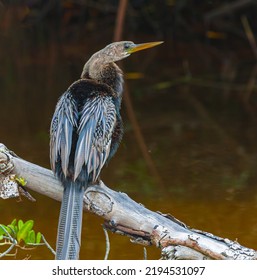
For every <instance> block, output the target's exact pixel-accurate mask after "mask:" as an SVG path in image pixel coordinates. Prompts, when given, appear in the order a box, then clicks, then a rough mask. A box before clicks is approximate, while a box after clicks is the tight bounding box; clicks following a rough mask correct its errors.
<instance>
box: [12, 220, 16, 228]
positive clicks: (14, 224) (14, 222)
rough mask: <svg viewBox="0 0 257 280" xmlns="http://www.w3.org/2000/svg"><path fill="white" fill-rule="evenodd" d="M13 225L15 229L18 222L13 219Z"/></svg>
mask: <svg viewBox="0 0 257 280" xmlns="http://www.w3.org/2000/svg"><path fill="white" fill-rule="evenodd" d="M11 225H13V226H14V227H15V226H16V225H17V220H16V219H13V220H12V222H11Z"/></svg>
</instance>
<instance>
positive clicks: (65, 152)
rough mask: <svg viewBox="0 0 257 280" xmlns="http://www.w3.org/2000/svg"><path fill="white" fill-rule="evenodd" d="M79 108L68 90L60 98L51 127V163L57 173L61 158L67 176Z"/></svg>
mask: <svg viewBox="0 0 257 280" xmlns="http://www.w3.org/2000/svg"><path fill="white" fill-rule="evenodd" d="M77 122H78V110H77V106H76V102H75V100H74V99H72V97H71V94H70V93H69V92H68V91H67V92H65V93H64V94H63V95H62V96H61V98H60V99H59V101H58V103H57V105H56V109H55V112H54V115H53V118H52V122H51V129H50V163H51V168H52V170H53V172H54V173H56V163H57V161H58V160H61V168H62V171H63V173H64V176H65V177H66V176H67V172H68V165H69V157H70V152H71V147H72V135H73V131H74V130H76V129H77Z"/></svg>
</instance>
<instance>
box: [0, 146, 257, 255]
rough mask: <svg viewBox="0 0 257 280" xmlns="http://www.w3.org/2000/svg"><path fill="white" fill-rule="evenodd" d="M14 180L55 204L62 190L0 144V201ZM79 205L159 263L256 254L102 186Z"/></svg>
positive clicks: (43, 172)
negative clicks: (153, 253)
mask: <svg viewBox="0 0 257 280" xmlns="http://www.w3.org/2000/svg"><path fill="white" fill-rule="evenodd" d="M14 176H16V178H17V177H18V178H19V177H22V178H24V179H25V180H26V181H27V184H26V187H28V188H30V189H31V190H34V191H36V192H39V193H41V194H43V195H46V196H48V197H51V198H53V199H56V200H61V198H62V186H61V185H60V183H59V182H58V181H57V180H56V178H55V177H54V175H53V173H52V172H51V171H50V170H48V169H46V168H42V167H40V166H38V165H35V164H32V163H30V162H27V161H25V160H23V159H21V158H19V157H17V156H16V155H15V154H14V153H12V152H11V151H9V150H8V149H7V148H6V147H5V146H4V145H3V144H0V197H1V196H2V197H4V196H6V193H7V192H8V193H9V194H10V193H12V192H13V191H12V189H15V184H17V183H16V182H17V180H15V179H14ZM6 190H7V192H6ZM14 193H17V192H16V191H14ZM9 196H13V195H9ZM84 204H85V210H88V211H90V212H93V213H95V214H97V215H99V216H101V217H103V219H104V220H105V227H106V228H108V229H110V230H111V231H113V232H115V233H119V234H122V235H126V236H129V237H130V238H131V239H132V241H134V242H137V243H140V244H143V245H155V246H157V247H158V248H160V249H161V250H162V258H163V259H226V260H231V259H233V260H235V259H257V252H256V251H255V250H253V249H249V248H246V247H243V246H241V245H240V244H238V243H237V242H235V241H231V240H229V239H227V238H225V239H224V238H220V237H217V236H214V235H213V234H211V233H207V232H203V231H200V230H195V229H191V228H189V227H188V226H186V225H185V224H183V223H182V222H180V221H178V220H177V219H176V218H174V217H173V216H171V215H164V214H161V213H158V212H153V211H150V210H148V209H147V208H145V207H144V206H143V205H142V204H139V203H137V202H135V201H134V200H132V199H131V198H129V197H128V195H127V194H125V193H121V192H116V191H113V190H111V189H110V188H108V187H107V186H106V185H105V184H104V183H103V182H102V181H101V182H100V183H99V185H92V186H90V187H89V188H88V189H87V190H86V192H85V195H84Z"/></svg>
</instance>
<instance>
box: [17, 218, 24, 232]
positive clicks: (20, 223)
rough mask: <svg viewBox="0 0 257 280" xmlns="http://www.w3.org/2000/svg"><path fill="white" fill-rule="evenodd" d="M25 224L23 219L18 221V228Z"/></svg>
mask: <svg viewBox="0 0 257 280" xmlns="http://www.w3.org/2000/svg"><path fill="white" fill-rule="evenodd" d="M23 225H24V222H23V221H22V220H19V221H18V229H19V230H20V229H21V228H22V227H23Z"/></svg>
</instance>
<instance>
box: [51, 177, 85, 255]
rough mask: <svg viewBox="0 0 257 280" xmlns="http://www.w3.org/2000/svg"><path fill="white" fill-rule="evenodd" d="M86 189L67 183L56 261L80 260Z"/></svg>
mask: <svg viewBox="0 0 257 280" xmlns="http://www.w3.org/2000/svg"><path fill="white" fill-rule="evenodd" d="M84 191H85V187H82V186H80V185H79V184H78V183H77V182H73V181H68V182H65V186H64V191H63V199H62V205H61V211H60V216H59V225H58V234H57V242H56V256H55V259H56V260H77V259H79V250H80V240H81V226H82V214H83V195H84Z"/></svg>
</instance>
